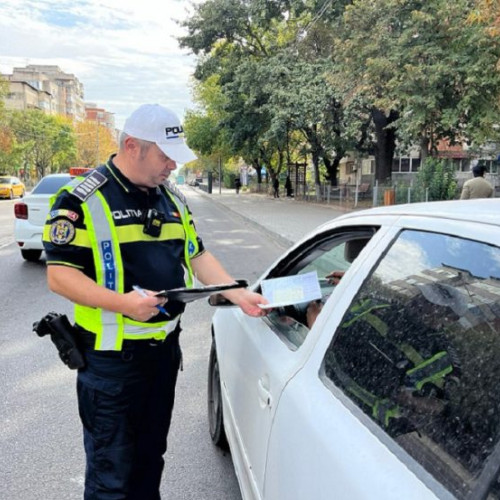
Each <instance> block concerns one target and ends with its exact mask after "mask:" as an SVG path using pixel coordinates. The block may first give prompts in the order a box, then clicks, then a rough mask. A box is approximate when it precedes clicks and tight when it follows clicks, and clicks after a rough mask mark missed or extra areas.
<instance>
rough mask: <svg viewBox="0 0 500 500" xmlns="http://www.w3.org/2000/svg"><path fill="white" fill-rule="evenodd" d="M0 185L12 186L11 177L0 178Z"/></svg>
mask: <svg viewBox="0 0 500 500" xmlns="http://www.w3.org/2000/svg"><path fill="white" fill-rule="evenodd" d="M0 184H11V178H10V177H0Z"/></svg>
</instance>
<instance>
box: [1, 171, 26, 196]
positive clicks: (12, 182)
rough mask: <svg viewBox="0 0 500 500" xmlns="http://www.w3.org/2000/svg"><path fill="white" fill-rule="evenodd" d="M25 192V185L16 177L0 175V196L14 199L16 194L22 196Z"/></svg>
mask: <svg viewBox="0 0 500 500" xmlns="http://www.w3.org/2000/svg"><path fill="white" fill-rule="evenodd" d="M25 193H26V186H25V185H24V183H23V182H22V181H21V180H20V179H18V178H17V177H12V176H11V175H0V198H10V199H11V200H12V199H14V198H15V197H16V196H19V197H20V198H22V197H23V196H24V194H25Z"/></svg>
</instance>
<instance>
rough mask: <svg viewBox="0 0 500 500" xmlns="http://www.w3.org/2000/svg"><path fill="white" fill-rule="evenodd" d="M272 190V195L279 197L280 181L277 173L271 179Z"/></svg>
mask: <svg viewBox="0 0 500 500" xmlns="http://www.w3.org/2000/svg"><path fill="white" fill-rule="evenodd" d="M273 190H274V197H275V198H279V197H280V181H279V179H278V176H277V175H275V176H274V179H273Z"/></svg>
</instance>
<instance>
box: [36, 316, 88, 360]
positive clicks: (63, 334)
mask: <svg viewBox="0 0 500 500" xmlns="http://www.w3.org/2000/svg"><path fill="white" fill-rule="evenodd" d="M33 331H34V332H35V333H36V334H37V335H38V336H39V337H44V336H45V335H50V339H51V340H52V343H53V344H54V345H55V346H56V348H57V351H58V353H59V357H60V358H61V360H62V362H63V363H64V364H65V365H67V366H68V367H69V368H71V369H72V370H75V369H78V368H83V367H84V366H85V360H84V358H83V355H82V353H81V352H80V350H79V349H78V344H77V341H76V340H77V337H76V335H77V333H76V330H75V327H74V326H73V325H71V323H70V322H69V320H68V318H67V316H66V315H63V314H58V313H55V312H50V313H48V314H46V315H45V316H44V317H43V318H42V319H41V320H40V321H36V322H35V323H33Z"/></svg>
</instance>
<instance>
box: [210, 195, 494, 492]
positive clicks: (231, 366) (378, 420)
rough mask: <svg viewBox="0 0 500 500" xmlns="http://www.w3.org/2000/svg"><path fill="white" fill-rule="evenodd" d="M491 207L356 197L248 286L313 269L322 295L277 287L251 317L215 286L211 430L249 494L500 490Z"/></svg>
mask: <svg viewBox="0 0 500 500" xmlns="http://www.w3.org/2000/svg"><path fill="white" fill-rule="evenodd" d="M499 213H500V200H499V199H490V200H467V201H445V202H436V203H425V204H414V205H396V206H392V207H380V208H374V209H371V210H366V211H359V212H353V213H350V214H347V215H343V216H341V217H339V218H337V219H334V220H333V221H331V222H329V223H326V224H324V225H322V226H320V227H319V228H318V229H316V230H315V231H314V232H312V233H311V234H310V235H308V236H306V237H305V238H303V239H302V240H301V241H299V242H298V243H296V244H295V245H294V246H293V247H292V248H291V249H290V250H288V251H287V252H286V253H285V255H284V256H283V257H281V258H280V259H278V260H277V261H276V262H275V263H274V264H273V265H272V266H271V267H270V268H269V269H268V270H267V271H266V272H265V273H264V274H263V275H262V277H261V278H260V279H259V280H258V281H257V282H256V284H255V285H254V286H253V287H252V289H254V290H256V291H259V292H260V291H261V289H262V286H261V283H262V282H263V281H264V280H269V279H273V278H292V277H295V278H296V277H297V276H298V275H302V274H305V273H311V272H312V273H317V276H318V281H319V287H320V291H321V296H322V298H321V300H320V302H300V297H301V295H300V293H301V290H300V288H299V289H297V290H295V289H292V290H289V289H286V288H285V289H284V290H282V294H281V295H282V296H283V297H286V295H287V294H286V292H288V295H289V296H290V295H291V296H295V300H290V299H289V300H288V301H287V300H285V301H284V305H277V306H276V307H275V308H274V309H273V310H271V311H270V312H269V313H268V315H267V316H264V317H260V318H254V317H249V316H246V315H245V314H244V313H243V312H242V311H241V310H240V309H239V308H237V307H231V305H232V304H230V303H228V302H227V300H225V299H224V298H223V297H222V296H219V295H213V296H212V297H211V298H210V300H209V302H210V303H211V305H215V306H217V305H218V306H219V307H218V309H217V311H216V312H215V314H214V317H213V323H212V339H213V342H212V348H211V353H210V359H209V370H208V417H209V418H208V420H209V431H210V435H211V437H212V440H213V442H214V443H215V444H217V445H219V446H221V447H224V446H227V444H229V448H230V451H231V455H232V460H233V463H234V467H235V470H236V474H237V477H238V481H239V485H240V489H241V493H242V497H243V499H244V500H256V499H259V500H306V499H314V500H330V499H332V498H335V499H336V500H368V499H370V500H373V499H381V500H382V499H383V500H401V499H405V500H409V499H413V500H430V499H433V500H434V499H452V498H459V499H486V498H488V499H499V498H500V481H499V472H500V391H499V390H498V380H500V218H499V216H498V214H499ZM332 271H338V273H339V274H340V275H342V279H340V280H339V281H337V282H336V283H335V282H334V280H332V279H331V277H330V276H331V274H332ZM314 309H316V311H319V315H317V317H316V319H315V321H311V317H310V315H309V313H310V311H311V310H314ZM312 319H314V318H312Z"/></svg>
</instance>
